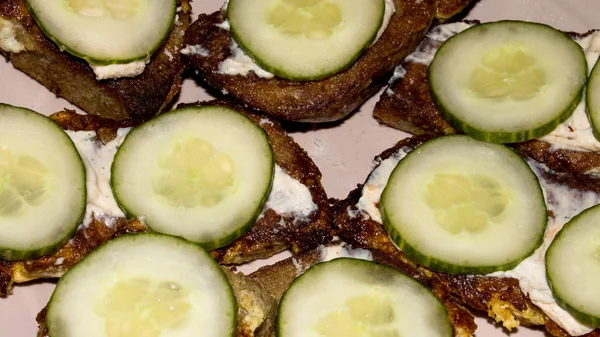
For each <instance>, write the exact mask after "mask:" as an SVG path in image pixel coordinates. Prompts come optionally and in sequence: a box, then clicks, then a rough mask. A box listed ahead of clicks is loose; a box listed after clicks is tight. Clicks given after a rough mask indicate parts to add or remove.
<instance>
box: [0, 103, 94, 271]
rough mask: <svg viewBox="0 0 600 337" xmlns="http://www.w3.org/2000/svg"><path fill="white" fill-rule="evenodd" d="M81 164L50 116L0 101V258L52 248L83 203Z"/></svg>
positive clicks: (65, 236)
mask: <svg viewBox="0 0 600 337" xmlns="http://www.w3.org/2000/svg"><path fill="white" fill-rule="evenodd" d="M85 179H86V177H85V168H84V166H83V162H82V161H81V157H80V156H79V153H78V152H77V149H76V148H75V145H74V144H73V142H72V141H71V139H70V138H69V136H68V135H67V134H66V133H65V132H64V131H63V130H62V129H61V128H60V127H59V126H58V125H57V124H56V123H54V121H52V120H51V119H50V118H48V117H46V116H43V115H41V114H38V113H37V112H35V111H31V110H28V109H25V108H18V107H14V106H10V105H6V104H0V259H5V260H23V259H33V258H36V257H39V256H41V255H46V254H50V253H53V252H54V251H56V250H57V249H58V248H60V246H62V244H64V243H65V242H66V241H67V240H68V239H69V238H70V237H71V236H72V234H73V233H74V232H75V230H76V229H77V227H78V225H79V223H80V220H81V219H82V217H83V213H84V211H85V207H86V185H85V182H86V181H85Z"/></svg>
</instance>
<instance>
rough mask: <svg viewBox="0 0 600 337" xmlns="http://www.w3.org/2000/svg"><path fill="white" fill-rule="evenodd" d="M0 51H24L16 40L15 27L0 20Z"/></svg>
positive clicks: (22, 46) (8, 22)
mask: <svg viewBox="0 0 600 337" xmlns="http://www.w3.org/2000/svg"><path fill="white" fill-rule="evenodd" d="M0 49H2V50H4V51H7V52H9V53H19V52H21V51H23V50H25V46H24V45H23V44H22V43H21V42H19V40H17V35H16V28H15V25H14V24H13V23H12V22H10V21H8V20H5V19H2V18H0Z"/></svg>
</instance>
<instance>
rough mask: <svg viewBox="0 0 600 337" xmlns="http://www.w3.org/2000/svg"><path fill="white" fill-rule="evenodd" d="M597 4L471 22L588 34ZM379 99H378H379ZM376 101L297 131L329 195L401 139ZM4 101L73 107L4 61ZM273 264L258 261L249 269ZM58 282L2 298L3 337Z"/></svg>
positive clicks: (21, 327) (513, 1)
mask: <svg viewBox="0 0 600 337" xmlns="http://www.w3.org/2000/svg"><path fill="white" fill-rule="evenodd" d="M221 5H222V0H196V1H195V2H194V4H193V7H194V16H196V15H197V14H199V13H203V12H212V11H214V10H216V9H218V8H219V7H220V6H221ZM599 14H600V1H598V0H481V1H479V2H478V3H476V4H475V5H474V6H473V7H472V9H471V10H470V12H469V13H468V16H467V19H479V20H482V21H493V20H501V19H513V20H529V21H538V22H543V23H547V24H550V25H552V26H554V27H557V28H559V29H561V30H570V31H578V32H585V31H587V30H589V29H593V28H600V21H599V20H598V19H597V18H598V15H599ZM377 96H378V95H377ZM209 98H210V96H209V95H208V94H207V93H206V92H205V91H204V90H203V89H202V88H199V87H197V86H196V85H195V84H194V82H193V81H191V80H186V81H185V84H184V86H183V89H182V93H181V95H180V97H179V100H180V101H181V102H189V101H197V100H206V99H209ZM376 101H377V97H373V98H372V99H370V100H369V101H368V102H367V103H365V104H364V105H363V106H362V108H361V109H360V111H357V112H356V113H354V114H353V115H352V116H351V117H350V118H348V119H346V120H344V121H343V122H342V123H337V124H336V125H333V126H332V125H327V126H316V127H314V128H307V131H295V132H293V133H292V136H293V137H294V138H295V139H296V140H297V141H298V143H300V144H301V145H302V146H303V147H304V148H305V149H306V151H308V153H309V154H310V156H311V157H312V158H313V160H314V161H315V162H316V164H317V165H318V166H319V167H320V169H321V171H322V173H323V185H324V186H325V189H326V190H327V192H328V194H329V196H330V197H336V198H343V197H345V196H346V194H347V193H348V192H349V191H350V190H351V189H353V188H354V187H355V186H356V184H358V183H361V182H362V181H363V180H364V179H365V177H366V175H367V174H368V173H369V171H370V169H371V168H372V159H373V157H374V156H375V155H377V154H378V153H380V152H381V151H383V150H384V149H386V148H388V147H390V146H391V145H393V144H394V143H395V142H396V141H398V140H399V139H401V138H403V137H406V136H407V135H406V134H405V133H403V132H400V131H397V130H393V129H391V128H388V127H384V126H381V125H378V124H377V123H376V122H375V120H374V119H373V118H372V117H371V112H372V109H373V106H374V104H375V102H376ZM0 102H2V103H8V104H13V105H18V106H25V107H28V108H31V109H34V110H36V111H39V112H41V113H45V114H49V113H52V112H55V111H58V110H60V109H63V108H65V107H67V108H74V107H73V106H72V105H71V104H69V103H68V102H66V101H65V100H63V99H58V98H56V97H55V96H54V95H52V94H50V93H49V92H48V91H47V90H46V89H45V88H44V87H42V86H41V85H39V84H38V83H36V82H35V81H34V80H32V79H30V78H29V77H27V76H26V75H24V74H22V73H20V72H18V71H16V70H14V69H13V68H12V67H11V65H10V64H8V63H6V62H2V61H0ZM264 263H268V262H265V261H259V262H258V263H255V264H254V265H252V266H248V267H246V268H244V270H245V271H248V270H251V269H254V268H256V267H257V266H259V265H262V264H264ZM53 287H54V284H53V283H52V282H35V283H34V284H28V285H19V286H16V287H15V289H14V294H13V295H11V296H9V297H7V298H0V337H33V336H35V335H36V332H37V325H36V322H35V316H36V314H37V313H38V312H39V310H40V309H42V308H43V307H44V306H45V304H46V303H47V301H48V299H49V298H50V295H51V292H52V289H53ZM477 324H478V326H479V328H478V330H477V336H478V337H483V336H485V337H500V336H506V335H508V334H507V333H506V332H505V331H504V330H503V329H501V328H499V327H498V326H497V325H495V324H493V322H491V321H490V320H487V319H486V318H478V319H477ZM510 335H512V336H514V337H542V336H545V334H544V332H543V331H541V330H531V329H528V328H520V329H518V330H517V331H516V332H513V333H511V334H510Z"/></svg>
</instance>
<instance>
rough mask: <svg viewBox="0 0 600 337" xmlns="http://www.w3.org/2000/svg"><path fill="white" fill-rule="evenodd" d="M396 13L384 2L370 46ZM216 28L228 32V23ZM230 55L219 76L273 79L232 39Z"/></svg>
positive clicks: (220, 64) (224, 6)
mask: <svg viewBox="0 0 600 337" xmlns="http://www.w3.org/2000/svg"><path fill="white" fill-rule="evenodd" d="M228 4H229V1H227V2H225V4H224V5H223V7H222V8H221V10H222V11H227V6H228ZM395 11H396V6H394V0H385V10H384V14H383V21H382V23H381V27H380V28H379V31H377V36H376V37H375V40H373V42H372V43H371V46H372V45H374V44H375V42H377V40H379V38H380V37H381V35H382V34H383V32H384V31H385V29H386V28H387V26H388V24H389V22H390V19H391V17H392V14H394V12H395ZM216 26H217V27H219V28H221V29H225V30H230V25H229V21H227V20H225V21H223V22H222V23H219V24H216ZM229 48H230V50H231V53H230V55H229V57H228V58H226V59H225V60H223V62H221V63H219V74H223V75H241V76H248V73H249V72H250V71H253V72H254V73H255V74H256V76H258V77H261V78H273V77H274V76H275V75H273V74H271V73H270V72H268V71H266V70H264V69H263V68H261V67H260V66H259V65H258V64H256V63H255V62H254V60H252V58H250V56H248V55H247V54H246V53H244V51H243V50H242V49H241V48H240V46H239V45H238V44H237V43H236V42H235V41H234V40H233V39H232V40H231V45H230V46H229Z"/></svg>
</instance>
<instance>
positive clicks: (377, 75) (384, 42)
mask: <svg viewBox="0 0 600 337" xmlns="http://www.w3.org/2000/svg"><path fill="white" fill-rule="evenodd" d="M468 2H469V1H466V0H444V1H441V3H443V4H444V7H445V8H446V9H447V10H449V11H454V12H456V11H458V10H459V9H461V8H463V7H464V6H466V4H467V3H468ZM395 5H396V12H395V13H394V14H393V15H392V18H391V20H390V23H389V25H388V28H387V29H386V30H385V32H384V33H383V35H382V36H381V38H380V39H379V40H378V41H377V42H376V43H375V44H374V45H373V46H371V47H370V48H369V49H367V51H366V52H365V53H364V54H363V55H361V56H360V57H359V58H358V60H357V61H356V62H355V63H354V64H353V65H352V66H351V67H350V68H349V69H347V70H345V71H342V72H340V73H338V74H335V75H333V76H330V77H328V78H325V79H322V80H319V81H310V82H302V83H301V82H294V81H289V80H284V79H280V78H272V79H265V78H260V77H258V76H256V75H255V74H254V73H250V74H248V76H240V75H237V76H231V75H223V74H219V70H218V68H219V63H221V62H222V61H223V60H225V59H226V58H227V57H228V56H229V54H230V44H231V35H230V32H229V31H228V30H225V29H222V28H219V27H217V26H215V24H219V23H222V22H223V21H224V20H225V13H223V12H215V13H213V14H202V15H200V17H199V18H198V20H197V21H196V22H194V23H193V24H192V25H191V27H190V29H189V30H188V32H187V33H186V38H185V42H186V44H188V45H201V46H202V48H204V49H205V50H206V51H207V52H208V56H202V55H199V54H195V55H190V56H189V62H190V64H191V66H192V68H193V69H195V70H196V73H197V75H198V77H200V79H201V80H203V81H206V83H208V84H209V85H211V86H213V87H215V88H217V89H219V90H222V91H223V92H226V93H227V95H229V96H231V97H232V98H234V99H236V100H238V101H240V102H242V103H244V104H246V105H247V106H249V107H252V108H254V109H258V110H261V111H263V112H265V113H267V114H269V115H272V116H274V117H277V118H281V119H286V120H293V121H311V122H326V121H332V120H337V119H340V118H342V117H344V116H346V115H347V114H349V113H350V112H351V111H353V110H354V109H355V108H356V107H358V106H359V105H360V104H361V103H362V102H364V101H365V100H366V99H367V98H369V97H370V96H371V95H372V94H374V93H375V92H376V91H377V90H378V89H379V88H381V86H382V85H383V83H384V77H385V75H386V74H388V73H389V72H390V71H391V70H392V69H393V68H394V66H395V65H397V64H398V63H400V61H401V60H402V59H404V57H406V55H408V54H409V53H410V52H411V51H412V50H413V49H414V47H415V46H416V45H417V43H418V42H419V41H420V40H421V38H422V37H423V35H424V34H425V32H426V31H427V30H428V29H429V27H430V25H431V23H432V21H433V19H434V18H435V17H436V15H437V10H438V9H437V7H436V5H437V2H436V1H435V0H395Z"/></svg>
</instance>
